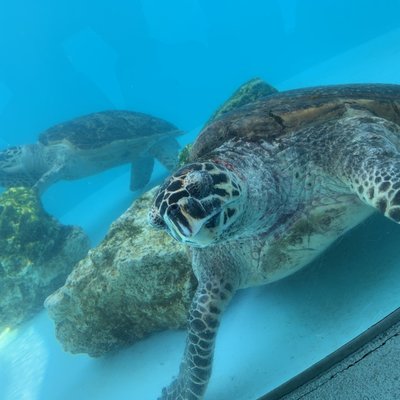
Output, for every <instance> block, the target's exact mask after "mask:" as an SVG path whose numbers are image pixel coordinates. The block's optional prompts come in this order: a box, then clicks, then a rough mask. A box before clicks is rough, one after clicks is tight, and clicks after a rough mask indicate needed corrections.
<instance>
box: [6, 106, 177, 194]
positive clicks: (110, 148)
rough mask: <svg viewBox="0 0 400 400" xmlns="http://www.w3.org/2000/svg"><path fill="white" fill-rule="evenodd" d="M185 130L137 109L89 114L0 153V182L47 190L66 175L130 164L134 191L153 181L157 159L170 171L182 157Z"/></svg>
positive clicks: (95, 171) (75, 177) (74, 177)
mask: <svg viewBox="0 0 400 400" xmlns="http://www.w3.org/2000/svg"><path fill="white" fill-rule="evenodd" d="M180 134H182V132H181V131H180V130H178V128H177V127H176V126H174V125H173V124H171V123H169V122H167V121H164V120H162V119H160V118H156V117H153V116H150V115H147V114H143V113H138V112H132V111H119V110H112V111H103V112H97V113H93V114H89V115H85V116H82V117H79V118H76V119H73V120H70V121H67V122H64V123H61V124H58V125H55V126H53V127H51V128H49V129H48V130H46V131H44V132H42V133H41V134H40V136H39V140H38V142H37V143H35V144H28V145H23V146H17V147H10V148H8V149H6V150H3V151H1V152H0V186H5V187H9V186H34V187H36V188H37V189H38V191H39V192H43V191H44V190H45V189H47V188H48V187H49V186H50V185H51V184H53V183H55V182H57V181H59V180H62V179H68V180H70V179H78V178H82V177H85V176H88V175H92V174H95V173H98V172H101V171H104V170H105V169H108V168H111V167H114V166H116V165H120V164H125V163H131V165H132V170H131V185H130V187H131V190H137V189H141V188H142V187H144V186H145V185H146V183H147V182H148V181H149V179H150V176H151V173H152V170H153V164H154V158H156V159H158V160H159V161H160V162H161V163H162V164H163V165H164V166H165V167H166V168H167V169H168V170H172V169H173V168H174V167H175V166H176V164H177V161H178V151H179V144H178V142H177V141H176V140H175V136H178V135H180Z"/></svg>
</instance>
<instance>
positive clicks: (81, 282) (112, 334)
mask: <svg viewBox="0 0 400 400" xmlns="http://www.w3.org/2000/svg"><path fill="white" fill-rule="evenodd" d="M154 190H155V189H154ZM154 190H152V191H150V192H148V193H146V194H144V195H143V196H142V197H141V198H139V199H137V200H136V201H135V202H134V203H133V205H132V206H131V207H130V208H129V209H128V210H127V211H126V212H125V213H124V214H123V215H122V216H121V217H120V218H119V219H117V220H116V221H115V222H114V223H113V224H112V226H111V228H110V231H109V233H108V234H107V236H106V237H105V239H104V240H103V242H102V243H100V245H99V246H98V247H96V248H94V249H92V250H90V251H89V254H88V256H87V257H86V258H85V259H83V260H82V261H81V262H80V263H79V264H78V265H77V266H76V267H75V268H74V271H73V272H72V273H71V275H70V276H69V277H68V279H67V281H66V283H65V285H64V286H63V287H62V288H60V289H59V290H57V291H56V292H55V293H53V294H52V295H51V296H49V297H48V298H47V300H46V302H45V306H46V308H47V310H48V313H49V315H50V317H51V318H52V319H53V320H54V322H55V325H56V335H57V338H58V340H59V341H60V342H61V343H62V345H63V347H64V349H65V350H66V351H69V352H72V353H88V354H89V355H91V356H94V357H97V356H101V355H103V354H105V353H107V352H109V351H114V350H117V349H119V348H121V347H124V346H126V345H129V344H132V343H134V342H136V341H138V340H139V339H142V338H143V337H145V336H146V335H148V334H150V333H151V332H155V331H159V330H164V329H176V328H180V327H183V326H185V324H186V317H187V310H188V307H189V304H190V301H191V298H192V296H193V293H194V290H195V286H196V280H195V278H194V276H193V274H192V271H191V263H190V257H189V254H188V253H187V248H186V247H185V246H183V245H180V244H178V243H177V242H175V241H174V240H173V239H171V238H170V237H169V236H168V235H167V234H166V233H164V232H162V231H156V230H154V229H152V228H151V227H150V226H149V225H148V223H147V213H148V209H149V206H150V203H151V201H152V198H153V196H154Z"/></svg>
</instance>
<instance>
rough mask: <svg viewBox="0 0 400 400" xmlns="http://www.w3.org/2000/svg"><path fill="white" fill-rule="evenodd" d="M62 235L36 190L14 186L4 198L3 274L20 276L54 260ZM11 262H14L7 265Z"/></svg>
mask: <svg viewBox="0 0 400 400" xmlns="http://www.w3.org/2000/svg"><path fill="white" fill-rule="evenodd" d="M60 233H61V232H60V226H59V224H58V223H57V221H56V220H55V219H54V218H52V217H51V216H50V215H48V214H47V213H46V212H45V211H44V209H43V207H42V205H41V203H40V200H39V198H38V195H37V194H36V192H35V191H34V190H32V189H29V188H24V187H13V188H10V189H8V190H7V191H5V192H4V193H3V194H2V195H1V196H0V255H1V260H2V261H3V262H1V263H0V275H1V273H3V274H4V273H6V274H9V273H11V274H13V273H14V274H15V273H18V270H20V269H21V268H25V267H28V266H30V265H32V264H33V263H37V262H38V261H40V260H44V259H46V258H48V257H51V254H52V253H53V252H54V251H56V250H57V248H58V244H59V242H60ZM61 236H63V237H64V234H62V235H61ZM7 259H8V260H12V261H13V262H12V263H8V262H5V261H6V260H7ZM2 264H3V267H4V266H5V265H13V269H14V270H13V271H4V268H1V267H2Z"/></svg>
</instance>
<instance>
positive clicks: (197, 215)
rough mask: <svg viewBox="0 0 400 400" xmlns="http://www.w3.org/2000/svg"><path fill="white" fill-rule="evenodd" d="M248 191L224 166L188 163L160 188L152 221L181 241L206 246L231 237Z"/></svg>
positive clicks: (153, 209) (150, 214)
mask: <svg viewBox="0 0 400 400" xmlns="http://www.w3.org/2000/svg"><path fill="white" fill-rule="evenodd" d="M244 197H245V191H244V189H243V188H242V185H241V183H240V180H239V179H238V178H237V176H236V175H235V174H234V173H233V172H232V171H230V170H228V169H227V168H225V167H224V166H222V165H219V164H216V163H211V162H205V163H193V164H188V165H186V166H184V167H182V168H181V169H179V170H178V171H177V172H175V173H174V174H173V175H172V176H171V177H169V178H168V179H167V180H166V181H165V183H164V184H163V185H162V186H161V187H160V189H159V190H158V192H157V194H156V196H155V200H154V203H153V205H152V207H151V210H150V213H149V222H150V224H151V225H153V226H154V227H156V228H160V229H165V230H167V232H168V233H169V234H170V235H171V236H172V237H173V238H175V239H176V240H178V241H179V242H183V243H187V244H189V245H192V246H196V247H205V246H208V245H210V244H213V243H216V242H218V241H221V240H223V239H226V238H228V237H229V232H230V228H231V227H232V224H234V222H236V221H237V220H238V219H239V217H240V215H241V213H242V210H243V204H244Z"/></svg>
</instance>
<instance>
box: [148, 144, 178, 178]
mask: <svg viewBox="0 0 400 400" xmlns="http://www.w3.org/2000/svg"><path fill="white" fill-rule="evenodd" d="M179 149H180V145H179V143H178V142H177V140H176V139H175V138H173V137H168V138H166V139H163V140H161V141H159V142H157V143H156V144H155V145H154V146H153V147H152V148H151V149H150V150H149V153H150V154H151V155H152V156H153V157H154V158H156V159H157V160H158V161H160V163H161V164H162V165H163V166H164V167H165V168H167V170H168V171H173V170H174V169H175V168H176V166H177V165H178V158H179Z"/></svg>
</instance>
